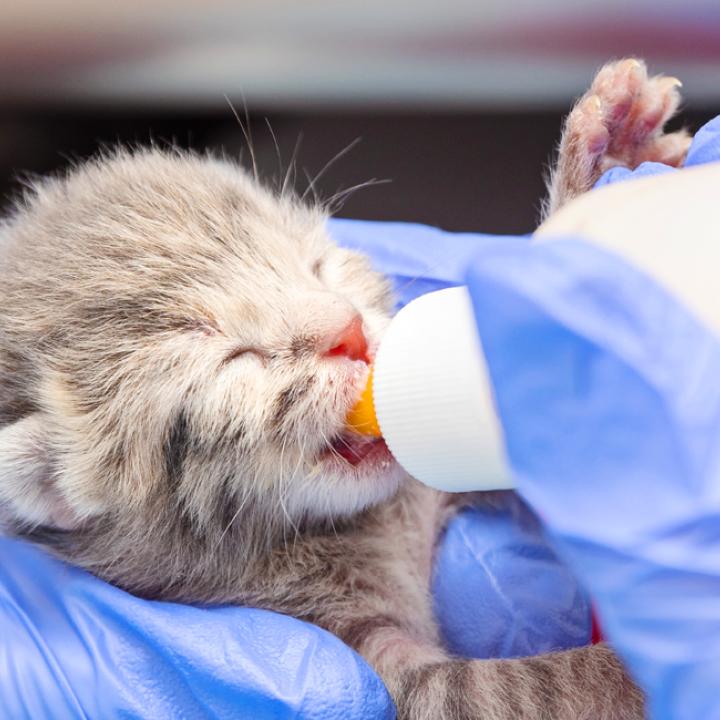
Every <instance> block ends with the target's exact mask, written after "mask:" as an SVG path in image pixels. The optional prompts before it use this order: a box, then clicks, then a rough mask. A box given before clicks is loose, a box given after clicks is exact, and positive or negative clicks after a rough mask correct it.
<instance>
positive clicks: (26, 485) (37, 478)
mask: <svg viewBox="0 0 720 720" xmlns="http://www.w3.org/2000/svg"><path fill="white" fill-rule="evenodd" d="M48 438H49V429H48V425H47V419H46V418H45V417H44V416H43V415H42V414H41V413H33V414H32V415H28V416H26V417H24V418H22V419H21V420H17V421H16V422H14V423H11V424H10V425H4V426H2V427H0V507H1V508H2V509H3V510H4V514H5V515H9V520H10V522H11V523H13V524H16V523H20V524H23V525H31V526H35V525H46V526H51V527H55V528H59V529H63V530H71V529H73V528H74V527H76V526H77V525H78V524H79V518H78V516H77V514H76V513H75V512H74V510H73V508H72V506H71V505H70V503H69V502H68V501H67V500H66V499H65V498H64V497H63V495H62V493H61V491H60V488H59V486H58V483H57V478H56V470H55V468H56V463H54V462H53V458H52V452H51V450H50V445H49V442H48Z"/></svg>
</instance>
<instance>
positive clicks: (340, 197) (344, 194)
mask: <svg viewBox="0 0 720 720" xmlns="http://www.w3.org/2000/svg"><path fill="white" fill-rule="evenodd" d="M391 182H392V180H391V179H390V178H381V179H379V180H378V179H377V178H371V179H370V180H367V181H366V182H363V183H358V184H357V185H352V186H351V187H349V188H346V189H345V190H340V191H339V192H336V193H335V194H334V195H333V196H332V197H330V198H329V199H328V200H326V201H325V203H324V205H325V207H326V208H327V210H328V211H329V212H330V213H331V214H332V213H336V212H337V211H338V210H340V209H341V208H342V206H343V205H344V204H345V202H346V201H347V200H348V198H349V197H350V195H352V194H353V193H355V192H357V191H358V190H362V189H363V188H367V187H374V186H375V185H387V184H388V183H391ZM338 202H339V203H340V204H339V205H335V204H336V203H338Z"/></svg>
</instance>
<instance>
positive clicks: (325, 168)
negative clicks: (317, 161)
mask: <svg viewBox="0 0 720 720" xmlns="http://www.w3.org/2000/svg"><path fill="white" fill-rule="evenodd" d="M361 141H362V138H361V137H356V138H355V139H354V140H352V141H350V142H349V143H348V144H347V145H346V146H345V147H344V148H342V149H341V150H340V151H339V152H337V153H335V155H333V157H331V158H330V159H329V160H328V161H327V162H326V163H325V164H324V165H323V166H322V167H321V168H320V170H319V171H318V173H317V174H316V175H315V177H314V178H313V179H312V180H310V178H308V182H309V184H308V186H307V187H306V188H305V192H304V193H303V194H302V195H301V196H300V199H301V200H304V199H305V197H306V196H307V194H308V192H310V191H312V193H313V195H314V196H315V197H317V195H316V194H315V185H316V183H317V182H318V180H320V178H322V177H323V175H325V173H326V172H327V171H328V170H329V169H330V168H331V167H332V166H333V165H334V164H335V163H336V162H337V161H338V160H339V159H340V158H341V157H344V156H345V155H347V154H348V153H349V152H350V151H351V150H352V149H353V148H354V147H355V146H357V145H358V143H360V142H361Z"/></svg>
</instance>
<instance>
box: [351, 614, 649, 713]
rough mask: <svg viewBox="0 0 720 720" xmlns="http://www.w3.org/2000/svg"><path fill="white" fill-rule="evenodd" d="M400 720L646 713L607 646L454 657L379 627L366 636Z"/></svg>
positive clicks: (366, 649) (368, 653)
mask: <svg viewBox="0 0 720 720" xmlns="http://www.w3.org/2000/svg"><path fill="white" fill-rule="evenodd" d="M360 651H361V653H362V654H363V655H364V656H365V657H366V659H367V660H368V661H369V662H370V663H371V664H372V665H373V666H374V667H375V668H376V669H377V671H378V672H379V674H380V675H381V677H382V678H383V681H384V682H385V684H386V685H387V687H388V689H389V691H390V693H391V695H392V696H393V699H394V700H395V704H396V706H397V711H398V720H583V719H585V720H642V719H643V718H644V717H645V714H644V710H643V707H644V701H643V697H642V694H641V693H640V691H639V690H638V689H637V687H636V686H635V685H634V684H633V682H632V681H631V680H630V678H629V677H628V676H627V674H626V672H625V671H624V669H623V667H622V665H621V664H620V662H619V661H618V659H617V658H616V657H615V655H614V654H613V653H612V651H610V650H609V649H608V648H607V647H605V646H603V645H595V646H592V647H585V648H578V649H575V650H567V651H564V652H558V653H551V654H546V655H540V656H537V657H531V658H520V659H513V660H460V659H452V658H450V657H448V656H447V655H445V654H444V653H443V651H441V650H440V649H439V648H437V647H433V646H431V645H426V644H424V643H422V642H421V641H418V640H416V639H412V638H410V637H408V636H407V635H404V634H403V633H402V632H401V631H400V630H399V629H394V628H391V627H387V628H384V629H381V628H378V629H377V630H376V631H375V632H374V633H371V634H370V636H369V637H367V638H366V639H365V641H364V642H362V643H361V647H360Z"/></svg>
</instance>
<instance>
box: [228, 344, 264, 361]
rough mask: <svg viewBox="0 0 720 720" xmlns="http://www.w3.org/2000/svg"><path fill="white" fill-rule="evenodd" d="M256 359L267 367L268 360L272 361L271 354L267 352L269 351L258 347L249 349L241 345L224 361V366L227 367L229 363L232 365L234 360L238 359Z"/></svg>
mask: <svg viewBox="0 0 720 720" xmlns="http://www.w3.org/2000/svg"><path fill="white" fill-rule="evenodd" d="M248 356H250V357H255V358H256V359H258V360H260V362H261V363H262V364H263V365H267V362H268V360H270V353H269V352H267V350H263V349H262V348H257V347H248V346H247V345H240V346H238V347H236V348H234V349H233V350H231V351H230V352H229V353H228V354H227V355H226V356H225V357H224V358H223V361H222V364H223V365H227V364H228V363H231V362H232V361H233V360H237V359H238V358H242V357H248Z"/></svg>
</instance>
